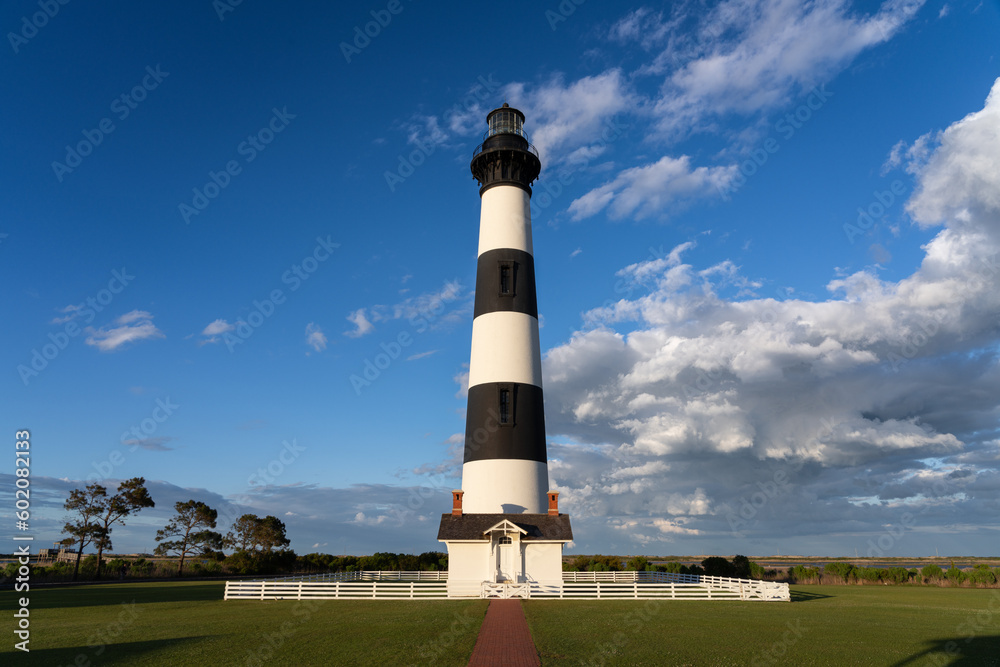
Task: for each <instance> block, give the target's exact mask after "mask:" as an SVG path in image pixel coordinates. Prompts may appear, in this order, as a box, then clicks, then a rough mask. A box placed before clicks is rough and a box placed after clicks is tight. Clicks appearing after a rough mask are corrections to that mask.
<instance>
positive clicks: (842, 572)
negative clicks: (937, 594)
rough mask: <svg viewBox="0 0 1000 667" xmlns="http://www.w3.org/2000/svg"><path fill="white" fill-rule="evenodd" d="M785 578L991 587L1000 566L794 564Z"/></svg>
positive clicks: (999, 575)
mask: <svg viewBox="0 0 1000 667" xmlns="http://www.w3.org/2000/svg"><path fill="white" fill-rule="evenodd" d="M786 580H787V581H789V582H790V583H796V584H862V585H863V584H929V585H932V586H967V587H977V588H993V587H996V586H997V585H998V583H1000V567H994V568H991V567H990V566H989V565H987V564H985V563H980V564H978V565H976V566H975V567H973V568H972V569H969V570H963V569H960V568H958V567H955V564H954V563H952V564H951V567H949V568H948V569H947V570H944V569H942V568H941V567H940V566H939V565H936V564H934V563H932V564H930V565H925V566H924V567H922V568H921V569H919V570H918V569H917V568H915V567H914V568H909V569H907V568H905V567H860V566H857V565H854V564H852V563H844V562H838V563H827V564H826V565H824V566H823V569H822V570H821V569H820V568H819V567H815V566H813V567H808V566H805V565H795V566H794V567H790V568H788V574H787V578H786Z"/></svg>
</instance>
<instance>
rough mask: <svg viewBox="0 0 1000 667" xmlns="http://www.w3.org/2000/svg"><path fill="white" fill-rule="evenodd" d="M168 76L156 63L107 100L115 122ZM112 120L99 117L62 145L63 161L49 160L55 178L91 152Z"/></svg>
mask: <svg viewBox="0 0 1000 667" xmlns="http://www.w3.org/2000/svg"><path fill="white" fill-rule="evenodd" d="M168 76H170V72H164V71H161V70H160V65H159V64H157V65H156V67H155V68H153V67H150V66H147V67H146V75H145V76H144V77H142V79H141V80H140V81H139V83H137V84H136V85H135V86H133V87H132V89H131V90H129V91H128V92H124V93H122V94H121V95H119V96H118V97H116V98H115V99H113V100H111V105H110V107H109V109H110V111H111V113H113V114H114V115H115V116H116V117H117V118H118V120H119V121H123V120H125V119H126V118H128V117H129V116H130V115H131V114H132V112H133V111H135V110H136V109H138V108H139V104H141V103H142V102H144V101H145V100H146V97H147V96H148V95H149V93H151V92H153V91H154V90H156V89H157V88H159V86H160V84H161V83H163V80H164V79H166V78H167V77H168ZM115 127H116V126H115V123H114V121H113V120H111V119H110V118H102V119H101V120H99V121H98V122H97V126H96V127H95V128H94V129H92V130H87V129H84V130H82V131H81V133H82V134H83V139H81V140H80V141H78V142H76V144H74V145H72V146H71V145H69V144H67V145H66V157H65V158H64V162H59V161H58V160H53V161H52V172H53V173H54V174H55V176H56V180H57V181H59V182H60V183H62V181H63V178H64V177H65V176H66V174H72V173H73V170H74V169H76V168H77V167H79V166H80V165H81V164H83V159H84V158H85V157H87V156H89V155H91V154H92V153H93V152H94V149H95V148H97V147H98V146H100V145H101V144H102V143H104V139H105V137H107V136H108V135H109V134H111V133H112V132H114V131H115Z"/></svg>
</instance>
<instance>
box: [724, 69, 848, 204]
mask: <svg viewBox="0 0 1000 667" xmlns="http://www.w3.org/2000/svg"><path fill="white" fill-rule="evenodd" d="M831 97H833V93H831V92H830V91H829V90H827V89H826V84H825V83H824V84H823V85H821V86H819V87H818V88H813V89H812V90H811V91H810V92H809V94H808V95H807V96H806V99H805V101H804V102H803V103H802V104H800V105H799V106H798V107H796V108H795V110H794V111H790V112H789V113H787V114H785V117H784V118H782V119H781V120H779V121H778V122H776V123H775V124H774V131H775V132H777V133H778V134H780V135H781V137H782V139H784V140H785V141H789V140H790V139H791V138H792V137H794V136H795V133H796V132H798V131H799V130H801V129H802V128H803V126H805V124H806V123H808V122H809V120H810V119H812V117H813V114H814V113H815V112H817V111H819V110H820V109H822V108H823V105H825V104H826V102H827V100H829V99H830V98H831ZM779 150H781V144H780V143H779V142H778V140H777V139H775V138H774V137H771V136H769V137H768V138H767V139H765V140H764V143H763V144H761V147H760V148H755V149H754V150H752V151H750V154H749V156H748V157H747V159H746V160H743V161H742V162H740V163H739V165H738V167H739V168H738V170H737V173H736V176H734V177H733V178H731V179H729V181H727V182H726V183H725V184H724V185H723V184H720V183H716V186H715V187H716V189H717V190H718V191H719V194H720V195H721V197H722V199H723V201H729V200H730V199H731V196H730V195H732V194H733V193H734V192H736V191H737V190H739V189H740V188H742V187H743V186H744V185H746V184H747V179H748V178H750V177H751V176H753V175H754V174H756V173H757V172H758V171H759V170H760V169H761V167H763V166H764V165H765V164H767V161H768V160H769V159H770V158H771V156H772V155H774V154H775V153H777V152H778V151H779Z"/></svg>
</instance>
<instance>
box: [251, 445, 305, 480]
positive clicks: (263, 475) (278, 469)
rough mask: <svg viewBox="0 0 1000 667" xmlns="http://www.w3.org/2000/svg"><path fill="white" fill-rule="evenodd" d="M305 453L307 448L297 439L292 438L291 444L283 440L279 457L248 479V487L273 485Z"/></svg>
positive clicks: (258, 469)
mask: <svg viewBox="0 0 1000 667" xmlns="http://www.w3.org/2000/svg"><path fill="white" fill-rule="evenodd" d="M304 451H306V448H305V447H303V446H302V445H299V444H298V442H297V441H296V440H295V438H292V441H291V442H288V441H287V440H282V441H281V451H280V452H278V455H277V456H276V457H274V458H273V459H272V460H270V461H268V463H267V465H265V466H261V467H260V468H257V471H256V472H254V473H252V474H251V475H250V476H249V477H247V486H249V487H250V488H253V487H256V486H267V485H269V484H273V483H274V481H275V479H277V478H278V477H280V476H281V475H282V473H284V472H285V468H286V467H287V466H290V465H292V464H293V463H295V462H296V461H297V460H298V458H299V457H300V456H302V452H304Z"/></svg>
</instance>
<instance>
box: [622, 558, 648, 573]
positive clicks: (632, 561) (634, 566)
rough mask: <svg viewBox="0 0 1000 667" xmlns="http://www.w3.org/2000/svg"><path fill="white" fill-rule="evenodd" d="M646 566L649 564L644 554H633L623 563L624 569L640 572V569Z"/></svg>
mask: <svg viewBox="0 0 1000 667" xmlns="http://www.w3.org/2000/svg"><path fill="white" fill-rule="evenodd" d="M648 566H649V559H647V558H646V557H645V556H633V557H632V558H629V559H628V562H627V563H626V564H625V569H626V570H635V571H637V572H641V571H642V570H645V569H646V568H647V567H648Z"/></svg>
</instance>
